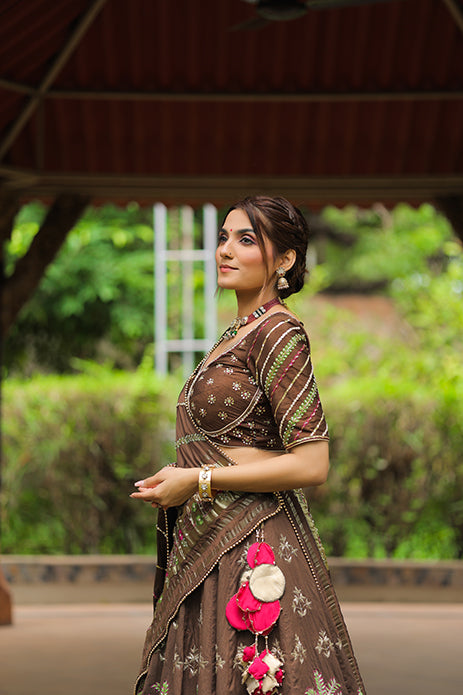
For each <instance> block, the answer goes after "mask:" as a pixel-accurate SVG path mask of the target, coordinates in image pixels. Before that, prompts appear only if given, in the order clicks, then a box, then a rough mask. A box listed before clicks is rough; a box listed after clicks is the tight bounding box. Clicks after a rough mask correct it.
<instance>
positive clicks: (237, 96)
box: [0, 78, 463, 103]
mask: <svg viewBox="0 0 463 695" xmlns="http://www.w3.org/2000/svg"><path fill="white" fill-rule="evenodd" d="M0 87H3V88H4V89H7V90H11V91H16V92H18V93H20V94H29V95H37V94H38V93H39V90H38V89H35V88H33V87H30V86H28V85H25V84H20V83H18V82H12V81H11V80H5V79H2V78H0ZM42 98H44V99H70V100H83V101H159V102H162V101H182V102H234V101H235V102H236V101H239V102H282V103H284V102H301V103H305V102H325V101H326V102H329V101H331V102H342V101H448V100H460V99H463V90H443V89H433V90H419V89H413V90H405V91H403V90H400V91H393V90H373V91H368V92H362V91H348V92H335V91H329V92H289V93H284V92H181V91H179V92H158V91H151V92H148V91H139V90H133V91H130V90H125V91H114V90H105V89H98V90H89V89H82V90H79V89H49V90H48V92H47V93H46V94H44V95H42Z"/></svg>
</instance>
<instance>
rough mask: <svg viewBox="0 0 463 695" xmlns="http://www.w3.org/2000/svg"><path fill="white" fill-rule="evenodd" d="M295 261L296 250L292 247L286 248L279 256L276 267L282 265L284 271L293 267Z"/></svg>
mask: <svg viewBox="0 0 463 695" xmlns="http://www.w3.org/2000/svg"><path fill="white" fill-rule="evenodd" d="M295 262H296V252H295V250H294V249H288V250H287V251H285V252H284V253H283V254H282V255H281V256H280V262H279V264H278V267H281V266H283V268H284V269H285V271H286V272H288V270H290V268H292V267H293V265H294V264H295Z"/></svg>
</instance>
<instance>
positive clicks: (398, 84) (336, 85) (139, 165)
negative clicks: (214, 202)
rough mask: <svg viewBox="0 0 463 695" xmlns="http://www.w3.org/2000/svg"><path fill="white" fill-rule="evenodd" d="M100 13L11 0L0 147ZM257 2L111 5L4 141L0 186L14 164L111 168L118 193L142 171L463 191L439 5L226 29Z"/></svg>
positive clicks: (2, 34)
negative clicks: (431, 185)
mask: <svg viewBox="0 0 463 695" xmlns="http://www.w3.org/2000/svg"><path fill="white" fill-rule="evenodd" d="M94 6H95V3H94V2H88V1H85V0H73V1H72V2H71V1H68V2H60V3H50V2H48V0H28V1H27V2H14V1H12V0H10V1H6V2H5V1H4V2H3V3H2V8H1V10H0V78H2V81H0V147H1V144H2V142H5V138H7V137H8V133H9V131H10V128H11V127H13V126H14V123H15V120H16V119H17V118H18V117H19V116H20V114H21V112H22V110H23V109H24V108H25V107H26V105H27V103H28V100H29V99H30V98H31V96H32V97H33V96H34V95H33V94H32V95H28V94H24V93H20V92H18V91H17V90H20V89H27V88H30V89H32V90H34V89H37V88H39V87H40V85H41V84H42V82H43V80H44V79H45V78H46V75H47V71H48V70H49V69H50V68H51V66H52V65H53V61H54V60H55V59H56V57H57V56H59V54H60V52H61V51H62V50H63V48H64V47H65V46H66V43H67V41H68V40H69V38H70V37H71V36H72V33H73V31H74V30H75V29H76V27H77V26H78V25H79V22H80V21H81V20H82V17H83V16H84V15H85V13H86V12H87V11H88V10H89V9H91V8H92V7H94ZM254 11H255V9H254V7H253V6H251V5H250V4H248V3H245V2H242V1H241V0H220V1H219V2H217V0H175V1H174V0H172V1H167V0H130V1H129V0H107V2H106V3H103V4H102V7H101V9H100V10H99V12H98V13H97V14H96V16H95V18H94V19H93V21H92V22H91V23H90V25H89V27H88V28H87V30H86V31H85V32H84V33H83V36H82V37H81V38H80V39H79V41H78V43H77V46H76V48H75V50H74V51H73V52H72V53H71V55H70V56H69V57H68V58H67V60H66V61H65V63H64V65H63V66H62V67H61V69H60V70H59V71H58V74H57V75H56V77H55V78H54V79H53V80H52V82H51V84H50V85H49V86H48V87H47V90H46V91H45V92H44V94H43V99H42V101H41V105H40V106H39V107H38V108H36V109H35V110H33V113H32V114H31V116H30V118H28V119H26V122H25V124H24V126H23V127H22V128H21V129H20V131H19V132H18V133H17V135H16V136H15V137H14V138H12V141H11V144H10V145H9V146H8V147H7V148H6V151H5V152H4V154H3V158H2V160H1V161H0V166H1V167H2V168H1V170H0V171H1V172H3V176H4V177H5V180H6V182H7V184H8V185H12V184H11V181H12V180H13V179H12V178H11V177H12V176H13V175H14V176H16V175H17V173H18V172H17V170H18V169H19V170H21V172H26V173H27V172H29V173H30V172H35V173H36V175H37V178H36V182H35V184H34V186H35V188H36V189H37V190H39V189H40V185H41V182H42V183H43V186H45V181H46V180H48V184H47V185H48V186H49V188H50V187H52V186H53V185H54V186H55V187H57V186H58V183H57V181H58V177H59V174H63V176H64V175H65V176H68V177H71V179H70V180H72V176H74V177H75V176H76V175H79V176H80V177H81V180H82V181H83V180H84V179H85V177H86V176H87V177H89V180H90V178H91V177H92V176H93V179H92V180H94V181H97V179H98V177H101V176H106V175H118V177H119V178H118V181H119V183H118V186H119V188H120V190H122V188H124V186H123V182H122V181H121V178H120V177H127V181H130V180H132V179H133V177H134V176H141V177H143V176H145V177H177V176H186V177H192V178H201V177H210V178H212V179H214V178H219V177H241V178H242V177H249V179H250V180H252V181H253V182H255V181H256V180H259V177H261V178H262V180H264V181H265V179H266V177H272V178H276V179H278V178H279V179H281V181H282V183H284V181H285V179H287V177H302V178H304V177H315V178H317V180H318V179H323V178H326V177H356V176H360V177H362V176H363V177H389V178H391V177H392V178H393V177H397V176H410V175H413V176H415V175H416V176H427V177H429V176H433V177H436V176H437V177H439V176H447V177H453V178H452V181H454V182H456V183H452V184H451V185H458V182H459V181H460V179H461V182H462V185H463V178H461V177H462V175H463V134H462V133H463V127H462V124H463V98H462V97H463V31H462V30H461V29H460V28H459V27H458V24H457V22H456V21H455V18H454V17H453V16H452V14H451V13H450V11H449V9H448V7H447V5H446V4H445V3H444V2H443V1H442V0H391V1H390V2H383V3H378V4H372V5H363V6H359V7H349V8H344V9H336V10H334V9H333V10H325V11H309V12H307V14H306V15H305V16H304V17H303V18H301V19H298V20H294V21H291V22H278V23H272V24H271V25H269V26H266V27H265V28H262V29H260V30H258V31H230V29H231V28H232V27H234V26H235V25H237V24H239V23H240V22H242V21H244V20H245V19H246V18H249V17H252V16H253V13H254ZM462 17H463V10H462ZM5 80H6V81H7V82H5ZM62 90H65V91H67V92H69V91H70V92H71V94H69V93H66V94H61V92H62ZM81 90H83V91H85V95H82V96H79V92H80V91H81ZM118 92H119V93H120V92H122V93H123V94H121V95H120V98H117V94H115V93H118ZM430 92H440V94H439V95H437V96H436V95H434V97H433V98H429V96H428V95H429V93H430ZM90 93H93V95H92V94H90ZM102 93H103V94H102ZM398 93H399V94H400V97H399V96H398ZM417 93H423V96H422V97H421V98H420V97H419V95H417ZM313 94H318V97H317V98H315V97H313V96H310V95H313ZM340 94H344V95H345V96H344V97H342V98H341V97H340V96H338V95H340ZM362 94H370V97H368V98H367V99H364V98H362V97H361V95H362ZM388 94H391V95H390V96H389V97H388V96H387V95H388ZM272 95H273V96H274V98H272ZM349 95H350V96H349ZM359 95H360V96H359ZM394 95H395V96H394ZM407 95H408V96H407ZM12 172H13V173H12ZM47 176H48V177H49V178H48V179H47ZM14 180H15V181H16V183H15V184H14V185H17V186H19V185H20V183H18V182H19V181H20V179H19V178H16V179H14ZM52 180H53V181H54V182H55V183H53V184H52V183H51V181H52ZM63 180H64V179H63ZM74 181H75V179H74ZM74 185H77V184H75V183H74ZM50 190H51V189H50ZM134 190H135V189H134ZM145 194H146V191H145Z"/></svg>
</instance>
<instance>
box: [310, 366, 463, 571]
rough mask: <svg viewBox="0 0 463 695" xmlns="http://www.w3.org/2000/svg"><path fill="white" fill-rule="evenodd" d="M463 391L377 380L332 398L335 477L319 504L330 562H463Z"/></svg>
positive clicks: (344, 388) (334, 391)
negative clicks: (369, 559) (342, 559)
mask: <svg viewBox="0 0 463 695" xmlns="http://www.w3.org/2000/svg"><path fill="white" fill-rule="evenodd" d="M460 390H461V389H459V388H458V384H453V385H452V384H447V385H446V388H445V389H442V390H440V391H436V390H433V389H432V388H430V387H429V385H427V386H424V385H422V386H420V385H419V383H417V382H415V381H412V382H404V381H401V382H397V383H395V384H394V383H393V382H392V381H391V377H389V376H388V377H381V376H378V375H376V376H372V377H371V378H369V379H366V378H365V379H356V380H355V382H353V381H351V382H344V383H342V384H340V385H338V386H333V387H331V388H330V389H328V390H327V391H326V392H325V397H324V402H325V410H326V411H327V412H328V416H329V420H330V425H331V470H330V476H329V481H328V483H327V484H326V485H325V486H323V487H321V488H317V489H315V490H313V491H311V493H310V496H311V497H312V506H313V511H314V514H315V517H316V520H317V522H318V525H319V529H320V532H321V534H322V537H323V540H324V543H325V545H326V548H327V551H328V553H330V554H333V555H343V556H347V557H396V558H416V559H421V558H436V559H438V558H440V559H446V558H448V559H450V558H461V557H463V504H462V498H461V490H462V489H463V462H462V457H461V452H462V451H463V430H462V427H461V403H462V398H461V397H462V394H461V393H459V391H460Z"/></svg>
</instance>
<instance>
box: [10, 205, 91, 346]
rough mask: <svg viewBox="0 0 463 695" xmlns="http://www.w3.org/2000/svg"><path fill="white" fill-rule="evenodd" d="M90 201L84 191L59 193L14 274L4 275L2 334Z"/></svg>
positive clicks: (30, 294)
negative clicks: (80, 192) (82, 192)
mask: <svg viewBox="0 0 463 695" xmlns="http://www.w3.org/2000/svg"><path fill="white" fill-rule="evenodd" d="M89 201H90V198H89V197H87V196H83V195H78V194H69V193H62V194H61V195H59V196H58V197H57V198H56V199H55V201H54V203H53V205H52V206H51V207H50V209H49V210H48V213H47V216H46V217H45V220H44V221H43V223H42V225H41V227H40V229H39V231H38V232H37V234H36V236H35V238H34V240H33V242H32V244H31V246H30V248H29V250H28V252H27V253H26V255H25V256H24V257H23V258H21V259H20V260H19V261H18V263H17V264H16V268H15V270H14V273H13V275H11V277H9V278H4V282H3V288H2V309H1V327H2V335H3V336H5V335H6V333H7V332H8V330H9V328H10V327H11V326H12V324H13V323H14V321H15V319H16V317H17V315H18V314H19V312H20V310H21V309H22V307H23V306H24V305H25V304H26V302H27V301H28V300H29V299H30V298H31V296H32V294H33V293H34V291H35V290H36V288H37V286H38V284H39V282H40V280H41V278H42V275H43V273H44V271H45V269H46V267H47V266H48V265H49V263H51V261H52V260H53V259H54V257H55V255H56V253H57V252H58V250H59V249H60V247H61V244H62V243H63V241H64V240H65V238H66V235H67V233H68V232H69V230H70V229H72V227H73V226H74V225H75V223H76V222H77V220H78V219H79V217H80V216H81V214H82V212H83V211H84V209H85V207H86V206H87V205H88V203H89ZM10 218H11V216H10ZM13 219H14V216H13V217H12V218H11V219H10V225H11V224H12V222H13Z"/></svg>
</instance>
